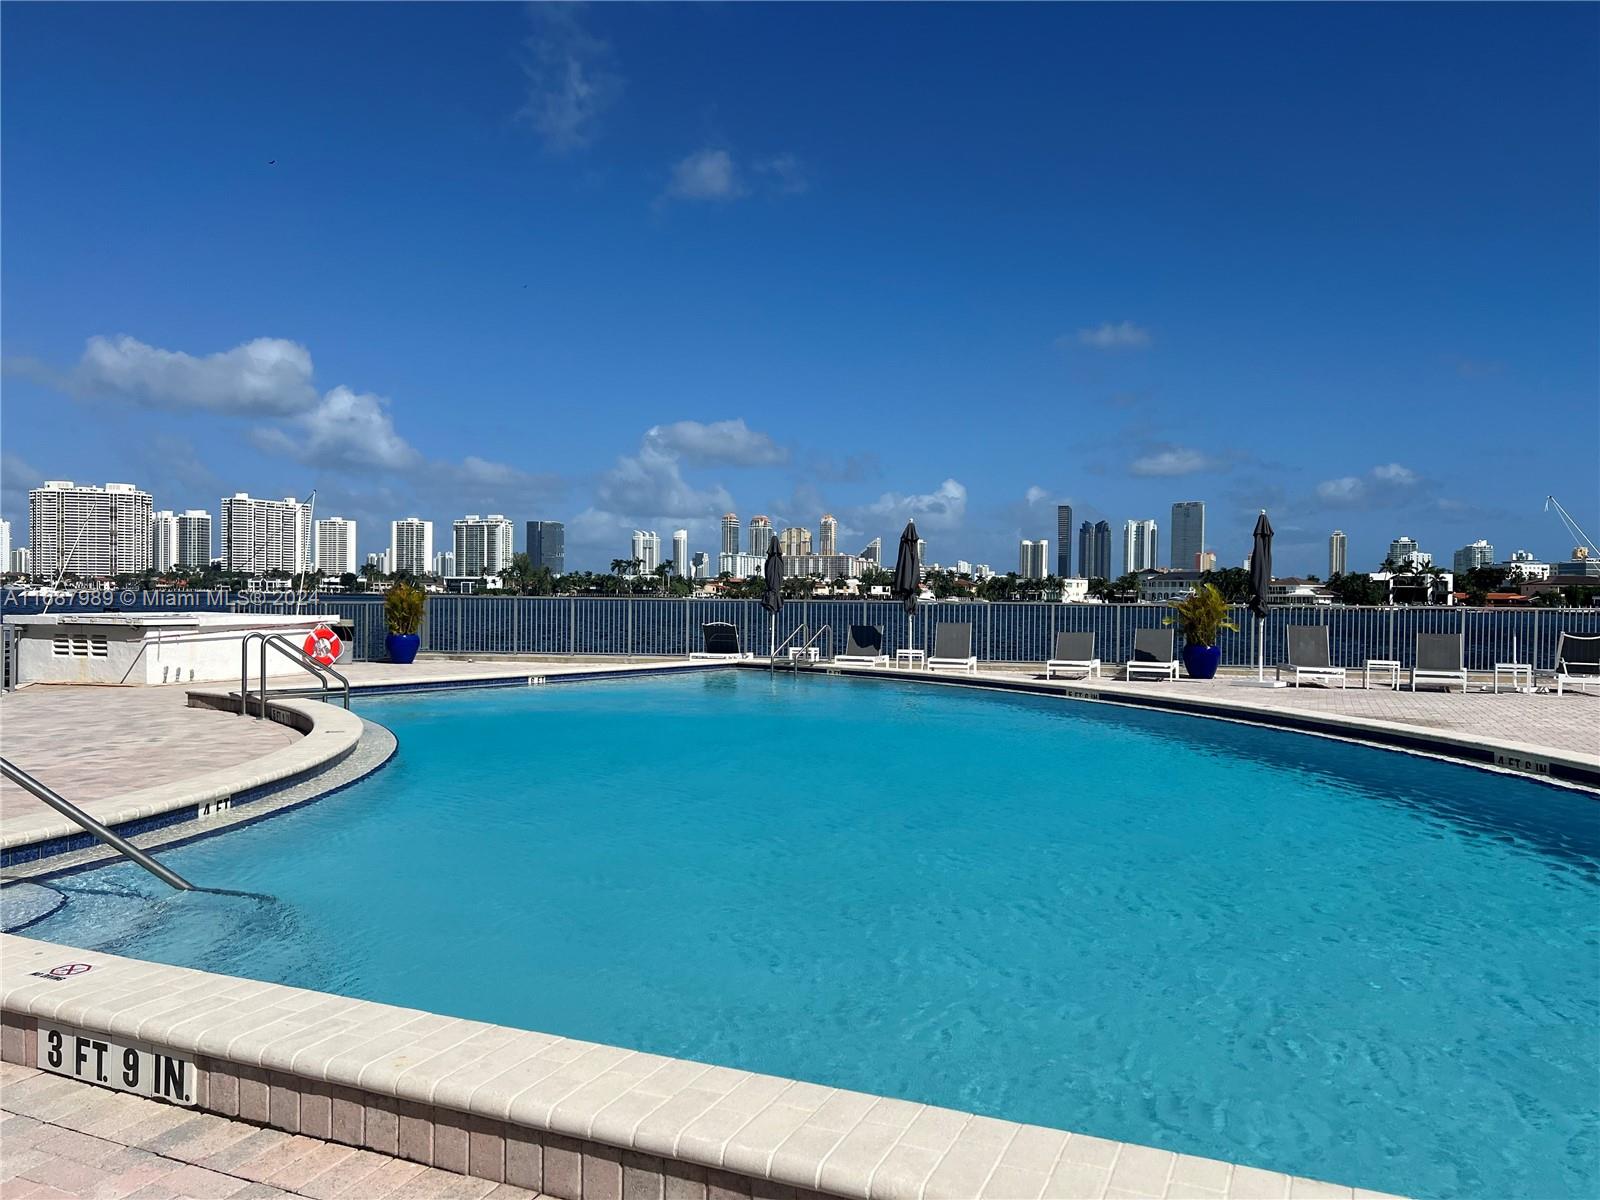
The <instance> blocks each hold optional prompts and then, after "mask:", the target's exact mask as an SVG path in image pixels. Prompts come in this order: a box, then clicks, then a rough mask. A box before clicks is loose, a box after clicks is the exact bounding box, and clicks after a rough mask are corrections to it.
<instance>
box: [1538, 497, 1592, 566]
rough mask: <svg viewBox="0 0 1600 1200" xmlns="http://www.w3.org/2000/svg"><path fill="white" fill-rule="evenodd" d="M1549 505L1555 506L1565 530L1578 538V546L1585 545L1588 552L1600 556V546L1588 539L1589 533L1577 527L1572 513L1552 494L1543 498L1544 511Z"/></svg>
mask: <svg viewBox="0 0 1600 1200" xmlns="http://www.w3.org/2000/svg"><path fill="white" fill-rule="evenodd" d="M1551 505H1554V506H1555V510H1556V515H1557V516H1559V517H1560V518H1561V523H1562V524H1563V525H1565V526H1566V527H1567V532H1568V533H1570V534H1572V536H1573V537H1575V538H1577V539H1578V546H1579V547H1580V548H1581V547H1584V546H1587V547H1588V548H1589V553H1590V554H1594V555H1596V556H1600V546H1596V545H1595V544H1594V542H1593V541H1592V540H1590V538H1589V535H1588V534H1587V533H1585V532H1584V531H1583V530H1582V528H1580V527H1579V525H1578V523H1577V522H1576V521H1574V520H1573V519H1572V514H1571V513H1569V512H1568V511H1567V510H1566V509H1564V508H1562V507H1561V501H1559V500H1557V499H1556V498H1555V497H1554V496H1546V497H1545V498H1544V510H1545V512H1549V511H1550V506H1551Z"/></svg>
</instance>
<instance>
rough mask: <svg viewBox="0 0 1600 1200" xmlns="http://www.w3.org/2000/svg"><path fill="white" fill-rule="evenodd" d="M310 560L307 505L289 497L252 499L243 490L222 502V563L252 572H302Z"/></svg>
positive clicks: (228, 566)
mask: <svg viewBox="0 0 1600 1200" xmlns="http://www.w3.org/2000/svg"><path fill="white" fill-rule="evenodd" d="M310 562H311V506H310V505H309V504H302V503H301V502H300V501H298V500H296V499H295V498H294V497H293V496H286V497H285V498H284V499H282V500H253V499H251V498H250V496H249V495H247V494H246V493H244V492H238V493H236V494H235V495H232V496H227V497H224V498H223V501H222V566H223V569H224V570H228V571H242V572H244V573H246V574H250V575H255V574H260V573H261V572H263V571H289V572H291V573H292V572H298V571H303V570H305V569H306V567H307V566H308V565H309V564H310Z"/></svg>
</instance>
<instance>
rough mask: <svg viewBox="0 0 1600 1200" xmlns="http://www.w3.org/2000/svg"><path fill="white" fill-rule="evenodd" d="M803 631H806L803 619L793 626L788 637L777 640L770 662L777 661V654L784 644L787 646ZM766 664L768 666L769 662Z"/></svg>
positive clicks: (781, 651) (781, 650) (780, 651)
mask: <svg viewBox="0 0 1600 1200" xmlns="http://www.w3.org/2000/svg"><path fill="white" fill-rule="evenodd" d="M805 631H806V623H805V622H804V621H801V622H800V624H799V625H797V626H795V628H794V630H793V632H791V633H790V634H789V636H788V637H786V638H784V639H783V641H781V642H779V643H778V644H777V646H776V647H774V648H773V651H772V659H771V662H773V663H775V662H777V661H778V655H780V654H782V653H783V650H784V648H785V647H786V646H788V644H789V643H790V642H792V641H794V640H795V638H797V637H799V636H800V635H801V634H803V633H805ZM768 665H769V666H770V665H771V663H769V664H768Z"/></svg>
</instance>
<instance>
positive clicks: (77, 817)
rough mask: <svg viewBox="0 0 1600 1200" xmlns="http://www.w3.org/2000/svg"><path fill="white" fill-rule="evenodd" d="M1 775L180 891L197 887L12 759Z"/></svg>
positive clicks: (0, 767)
mask: <svg viewBox="0 0 1600 1200" xmlns="http://www.w3.org/2000/svg"><path fill="white" fill-rule="evenodd" d="M0 775H4V776H5V777H6V778H7V779H9V780H11V782H12V783H14V784H16V785H17V786H18V787H20V788H26V789H27V790H28V791H30V792H32V793H33V794H34V795H35V796H37V797H38V798H39V799H41V800H43V801H44V802H45V803H46V804H48V805H49V806H50V807H51V808H53V809H55V810H56V811H57V812H58V813H60V814H61V815H62V816H64V817H66V818H67V819H68V820H69V821H72V822H73V823H74V824H76V825H78V826H80V827H82V828H83V830H84V831H85V832H87V833H89V834H92V835H93V836H94V837H96V838H98V839H99V840H100V841H102V842H104V843H105V844H106V845H108V846H110V847H111V848H112V849H113V850H115V851H116V852H117V853H118V854H120V855H122V856H123V857H124V858H129V859H132V860H133V861H134V862H136V863H138V864H139V865H140V866H141V867H143V868H144V869H145V870H146V871H149V872H150V874H152V875H154V876H155V877H156V878H157V879H159V880H161V882H162V883H166V884H170V885H171V886H172V887H175V888H177V889H178V890H179V891H180V892H192V891H195V890H196V888H195V886H194V884H192V883H190V882H189V881H188V880H187V879H185V878H184V877H183V876H182V875H179V874H178V873H177V872H176V871H169V870H168V869H167V868H166V867H163V866H162V865H161V864H160V863H158V862H157V861H156V860H155V859H153V858H151V857H150V856H149V855H148V854H146V853H145V852H144V851H143V850H141V849H139V848H138V847H137V846H135V845H133V844H132V843H130V842H129V841H127V839H125V838H122V837H120V836H118V835H117V834H115V833H112V832H111V830H109V829H107V828H106V827H105V826H104V825H102V824H100V822H99V821H96V820H95V819H94V818H93V817H91V816H90V815H89V814H88V813H86V812H84V811H83V809H81V808H79V807H78V806H77V805H76V804H74V803H72V801H70V800H68V799H67V798H66V797H65V796H62V795H61V794H60V793H58V792H56V791H55V790H54V789H53V788H51V787H50V786H49V785H47V784H44V783H41V782H40V781H39V780H37V779H35V778H34V777H33V776H32V775H29V774H28V773H27V772H26V771H24V770H23V769H22V768H21V767H19V766H17V765H16V764H15V763H13V762H12V761H11V760H10V759H8V758H0Z"/></svg>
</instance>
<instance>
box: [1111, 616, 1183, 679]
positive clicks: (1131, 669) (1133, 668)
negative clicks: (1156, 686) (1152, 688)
mask: <svg viewBox="0 0 1600 1200" xmlns="http://www.w3.org/2000/svg"><path fill="white" fill-rule="evenodd" d="M1141 676H1147V677H1149V678H1152V679H1177V678H1178V660H1177V659H1176V658H1174V657H1173V655H1172V630H1170V629H1135V630H1134V631H1133V657H1132V658H1130V659H1129V660H1128V661H1127V663H1126V664H1125V665H1124V666H1123V669H1122V677H1123V678H1124V679H1129V680H1132V679H1137V678H1139V677H1141Z"/></svg>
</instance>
